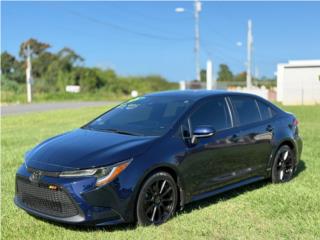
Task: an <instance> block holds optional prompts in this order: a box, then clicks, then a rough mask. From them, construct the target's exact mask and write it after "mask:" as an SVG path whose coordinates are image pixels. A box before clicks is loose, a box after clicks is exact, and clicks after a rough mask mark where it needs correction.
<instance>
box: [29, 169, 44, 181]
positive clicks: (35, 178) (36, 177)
mask: <svg viewBox="0 0 320 240" xmlns="http://www.w3.org/2000/svg"><path fill="white" fill-rule="evenodd" d="M41 177H42V172H41V171H39V170H35V171H34V172H32V174H31V176H30V177H29V180H30V182H33V183H38V182H39V181H40V179H41Z"/></svg>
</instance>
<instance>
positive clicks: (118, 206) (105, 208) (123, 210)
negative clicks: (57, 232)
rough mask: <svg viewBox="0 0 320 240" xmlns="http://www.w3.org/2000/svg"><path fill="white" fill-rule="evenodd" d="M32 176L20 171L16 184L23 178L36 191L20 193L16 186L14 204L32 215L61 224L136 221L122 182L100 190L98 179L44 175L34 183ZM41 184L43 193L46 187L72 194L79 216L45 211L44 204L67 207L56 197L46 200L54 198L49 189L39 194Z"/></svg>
mask: <svg viewBox="0 0 320 240" xmlns="http://www.w3.org/2000/svg"><path fill="white" fill-rule="evenodd" d="M30 176H31V173H30V172H28V171H27V169H26V168H25V166H24V165H22V166H21V167H20V168H19V170H18V171H17V175H16V182H17V181H18V180H19V179H23V180H24V181H25V182H26V184H32V186H33V188H32V189H33V191H30V190H29V189H28V190H27V189H25V190H23V189H21V186H20V190H18V186H17V183H16V196H15V198H14V202H15V204H16V205H17V206H18V207H20V208H22V209H24V210H25V211H27V212H28V213H30V214H32V215H35V216H38V217H41V218H45V219H48V220H52V221H56V222H61V223H67V224H79V225H95V226H102V225H113V224H118V223H122V222H130V221H131V220H132V218H131V215H132V211H131V209H130V208H128V206H129V205H130V195H126V197H124V196H123V194H121V188H120V186H119V182H118V183H114V184H112V183H110V184H108V185H106V186H103V187H100V188H96V187H95V179H94V178H59V177H51V176H42V177H41V179H40V180H39V181H38V182H36V183H34V182H31V181H30V179H29V178H30ZM118 181H119V180H118ZM40 185H41V189H42V190H43V188H46V186H57V187H58V188H59V189H62V190H61V191H63V192H64V193H65V194H66V195H68V197H69V198H70V200H71V202H72V203H73V205H74V207H76V208H77V211H76V212H75V214H72V215H70V214H69V215H63V214H61V215H60V214H51V213H52V211H44V209H45V208H44V205H46V204H47V203H48V204H47V205H49V206H54V207H55V206H57V205H58V206H60V208H58V209H60V210H61V208H63V204H64V203H61V202H59V201H60V200H59V198H57V197H56V196H53V197H51V196H50V199H46V196H48V195H50V191H51V190H48V189H49V188H47V189H45V192H44V193H43V192H41V193H40V192H39V194H37V192H36V191H34V189H36V188H37V187H39V189H40ZM25 186H27V185H25ZM35 186H36V187H35ZM18 191H20V192H18ZM21 191H25V194H24V195H23V194H21ZM28 191H29V192H28ZM23 196H25V197H23ZM31 197H34V198H35V199H36V201H35V202H37V203H39V204H40V207H37V206H36V204H35V202H34V201H33V199H31V200H30V198H31ZM28 201H29V203H30V202H31V204H29V203H28ZM46 201H47V202H46ZM59 204H60V205H59ZM55 208H56V207H55ZM56 210H57V208H56ZM57 211H59V210H57ZM48 212H49V213H48Z"/></svg>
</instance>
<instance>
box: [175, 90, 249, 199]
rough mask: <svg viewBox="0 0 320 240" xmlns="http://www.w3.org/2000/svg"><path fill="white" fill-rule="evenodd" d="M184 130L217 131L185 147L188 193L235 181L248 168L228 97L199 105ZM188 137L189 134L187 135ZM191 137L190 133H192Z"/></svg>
mask: <svg viewBox="0 0 320 240" xmlns="http://www.w3.org/2000/svg"><path fill="white" fill-rule="evenodd" d="M185 124H186V125H188V126H187V127H184V131H185V132H187V131H188V128H189V132H192V131H193V130H194V129H195V128H196V127H199V126H206V127H210V128H212V129H214V130H215V134H214V135H213V136H211V137H208V138H199V139H198V140H197V143H195V144H190V142H189V144H186V154H185V158H184V161H183V162H182V163H181V165H180V167H181V171H180V172H181V173H182V175H183V178H184V179H186V181H187V183H188V184H187V188H188V189H187V192H190V193H191V194H193V195H196V194H199V193H202V192H207V191H210V190H213V189H214V188H218V187H220V186H222V185H225V184H228V183H231V182H232V181H235V178H236V177H237V176H236V173H237V172H239V170H241V169H243V168H244V167H245V162H241V161H239V154H240V153H241V147H240V146H239V144H238V142H237V139H235V137H234V136H235V132H234V131H235V129H234V128H233V120H232V114H231V109H230V106H229V103H228V102H227V99H226V97H222V96H221V97H214V98H211V99H210V100H206V101H204V102H202V103H201V104H199V106H198V107H196V108H195V110H194V111H193V112H192V113H191V114H190V116H189V117H188V118H187V120H186V123H185ZM184 135H188V134H184ZM190 135H191V134H190Z"/></svg>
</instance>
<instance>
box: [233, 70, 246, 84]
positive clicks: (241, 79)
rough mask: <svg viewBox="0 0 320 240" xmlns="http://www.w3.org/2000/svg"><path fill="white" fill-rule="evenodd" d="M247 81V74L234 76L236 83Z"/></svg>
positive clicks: (242, 73)
mask: <svg viewBox="0 0 320 240" xmlns="http://www.w3.org/2000/svg"><path fill="white" fill-rule="evenodd" d="M246 79H247V72H241V73H239V74H237V75H235V76H234V81H236V82H245V81H246Z"/></svg>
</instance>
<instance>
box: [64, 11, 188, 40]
mask: <svg viewBox="0 0 320 240" xmlns="http://www.w3.org/2000/svg"><path fill="white" fill-rule="evenodd" d="M69 12H70V13H71V14H73V15H75V16H78V17H81V18H85V19H87V20H88V21H91V22H94V23H97V24H100V25H104V26H107V27H110V28H113V29H116V30H119V31H122V32H128V33H131V34H134V35H138V36H142V37H146V38H152V39H157V40H168V41H191V40H192V39H191V38H190V39H189V38H174V37H168V36H163V35H156V34H151V33H146V32H140V31H135V30H132V29H129V28H127V27H124V26H120V25H118V24H114V23H111V22H106V21H101V20H99V19H96V18H93V17H90V16H87V15H84V14H81V13H78V12H75V11H69Z"/></svg>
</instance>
